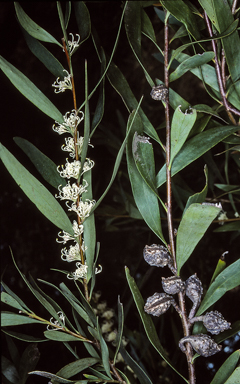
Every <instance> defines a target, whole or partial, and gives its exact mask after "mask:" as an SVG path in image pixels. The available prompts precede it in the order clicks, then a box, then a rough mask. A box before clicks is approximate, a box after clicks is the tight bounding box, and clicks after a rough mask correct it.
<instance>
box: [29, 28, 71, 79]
mask: <svg viewBox="0 0 240 384" xmlns="http://www.w3.org/2000/svg"><path fill="white" fill-rule="evenodd" d="M23 35H24V38H25V40H26V43H27V45H28V48H29V49H30V51H31V52H32V53H33V54H34V55H35V56H36V57H37V58H38V59H39V60H40V61H41V62H42V63H43V64H44V65H45V67H46V68H47V69H48V70H49V71H50V72H51V73H52V74H53V75H54V76H55V77H60V79H61V80H63V78H64V72H63V71H64V68H63V66H62V64H61V63H60V62H59V61H58V60H57V59H56V57H54V56H53V54H52V53H51V52H49V50H48V49H47V48H45V47H44V46H43V45H42V44H41V43H40V42H39V41H38V40H37V39H35V38H34V37H32V36H31V35H29V33H28V32H27V31H25V30H24V29H23Z"/></svg>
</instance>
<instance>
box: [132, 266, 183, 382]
mask: <svg viewBox="0 0 240 384" xmlns="http://www.w3.org/2000/svg"><path fill="white" fill-rule="evenodd" d="M125 273H126V277H127V282H128V285H129V288H130V290H131V293H132V296H133V299H134V301H135V304H136V306H137V309H138V312H139V315H140V317H141V320H142V323H143V326H144V329H145V332H146V334H147V337H148V339H149V341H150V343H151V344H152V346H153V347H154V348H155V349H156V351H157V352H158V353H159V355H160V356H161V357H162V358H163V359H164V360H165V361H166V363H167V364H168V365H169V366H170V367H171V368H172V369H173V370H174V371H175V372H176V373H177V374H178V375H179V376H181V378H182V379H183V380H185V381H186V383H188V380H187V379H185V377H183V376H182V375H181V374H180V373H179V372H178V371H177V370H176V369H175V368H174V367H173V366H172V364H171V363H170V361H169V359H168V357H167V354H166V352H165V350H164V348H163V347H162V345H161V343H160V341H159V337H158V334H157V332H156V329H155V326H154V323H153V321H152V318H151V316H150V315H149V314H147V313H146V312H145V311H144V301H143V298H142V295H141V293H140V291H139V289H138V286H137V284H136V282H135V280H134V278H133V277H132V276H131V275H130V272H129V269H128V268H127V267H125Z"/></svg>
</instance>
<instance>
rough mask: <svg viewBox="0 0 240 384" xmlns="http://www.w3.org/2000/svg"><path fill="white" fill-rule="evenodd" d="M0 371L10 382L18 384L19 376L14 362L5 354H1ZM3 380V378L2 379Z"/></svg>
mask: <svg viewBox="0 0 240 384" xmlns="http://www.w3.org/2000/svg"><path fill="white" fill-rule="evenodd" d="M1 371H2V374H3V376H4V377H5V378H6V379H7V380H8V381H9V382H10V383H12V384H19V381H20V377H19V374H18V371H17V369H16V367H15V366H14V364H13V363H12V362H11V361H10V360H8V359H7V358H6V357H5V356H1ZM3 381H4V379H3Z"/></svg>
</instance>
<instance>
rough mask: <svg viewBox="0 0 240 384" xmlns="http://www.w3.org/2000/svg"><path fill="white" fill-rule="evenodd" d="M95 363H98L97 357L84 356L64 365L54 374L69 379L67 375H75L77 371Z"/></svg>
mask: <svg viewBox="0 0 240 384" xmlns="http://www.w3.org/2000/svg"><path fill="white" fill-rule="evenodd" d="M96 363H99V359H95V358H93V357H86V358H84V359H81V360H77V361H74V362H72V363H69V364H67V365H65V366H64V367H63V368H61V369H60V370H59V371H58V372H57V373H56V374H57V375H58V376H62V377H64V378H65V379H69V377H72V376H74V375H77V374H78V373H79V372H82V371H83V370H84V369H86V368H88V367H91V366H92V365H94V364H96Z"/></svg>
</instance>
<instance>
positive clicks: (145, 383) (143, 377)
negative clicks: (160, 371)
mask: <svg viewBox="0 0 240 384" xmlns="http://www.w3.org/2000/svg"><path fill="white" fill-rule="evenodd" d="M120 353H121V355H122V357H123V358H124V360H125V362H126V364H127V365H129V367H130V368H131V369H132V370H133V372H134V373H135V375H136V376H137V378H138V380H139V381H140V383H141V384H152V381H151V380H150V378H149V377H148V375H147V374H146V373H145V372H144V370H143V369H142V368H141V367H140V366H139V365H138V364H137V363H136V361H135V360H133V358H132V357H131V356H130V355H129V353H128V352H127V351H126V349H125V348H123V347H122V348H120Z"/></svg>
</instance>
